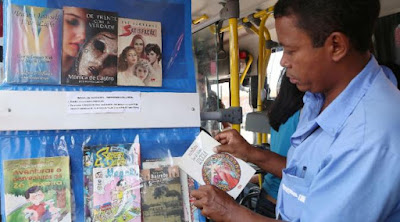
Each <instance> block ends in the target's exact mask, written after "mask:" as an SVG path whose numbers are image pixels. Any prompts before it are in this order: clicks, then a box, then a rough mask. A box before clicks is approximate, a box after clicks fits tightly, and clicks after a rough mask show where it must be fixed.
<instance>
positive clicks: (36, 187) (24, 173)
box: [3, 156, 71, 222]
mask: <svg viewBox="0 0 400 222" xmlns="http://www.w3.org/2000/svg"><path fill="white" fill-rule="evenodd" d="M3 174H4V191H5V212H6V215H5V216H6V221H10V222H11V221H21V222H23V221H27V222H28V221H29V222H30V221H46V222H47V221H71V195H70V193H71V188H70V170H69V157H67V156H62V157H42V158H35V159H20V160H5V161H4V162H3Z"/></svg>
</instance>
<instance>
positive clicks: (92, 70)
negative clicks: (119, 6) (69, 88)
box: [61, 7, 118, 86]
mask: <svg viewBox="0 0 400 222" xmlns="http://www.w3.org/2000/svg"><path fill="white" fill-rule="evenodd" d="M63 10H64V21H65V22H64V26H63V33H64V36H63V54H62V78H61V82H62V84H67V85H106V86H113V85H116V83H117V53H118V42H117V40H118V37H117V32H118V15H117V13H114V12H105V11H99V10H92V9H84V8H79V7H64V8H63Z"/></svg>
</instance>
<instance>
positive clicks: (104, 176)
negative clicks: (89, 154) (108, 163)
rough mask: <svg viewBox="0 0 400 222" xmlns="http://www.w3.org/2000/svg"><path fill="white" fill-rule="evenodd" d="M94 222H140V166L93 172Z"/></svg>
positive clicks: (102, 169) (97, 169) (108, 168)
mask: <svg viewBox="0 0 400 222" xmlns="http://www.w3.org/2000/svg"><path fill="white" fill-rule="evenodd" d="M93 184H94V186H93V190H94V193H93V219H94V221H104V222H114V221H129V222H140V221H141V205H140V174H139V165H134V166H121V167H106V168H94V169H93Z"/></svg>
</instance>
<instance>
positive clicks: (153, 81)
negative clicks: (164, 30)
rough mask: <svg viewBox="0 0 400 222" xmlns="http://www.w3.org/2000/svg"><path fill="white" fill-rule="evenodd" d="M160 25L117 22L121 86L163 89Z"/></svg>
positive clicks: (146, 22) (133, 20)
mask: <svg viewBox="0 0 400 222" xmlns="http://www.w3.org/2000/svg"><path fill="white" fill-rule="evenodd" d="M161 59H162V36H161V23H160V22H154V21H143V20H136V19H128V18H119V19H118V81H117V84H118V85H120V86H152V87H161V86H162V61H161Z"/></svg>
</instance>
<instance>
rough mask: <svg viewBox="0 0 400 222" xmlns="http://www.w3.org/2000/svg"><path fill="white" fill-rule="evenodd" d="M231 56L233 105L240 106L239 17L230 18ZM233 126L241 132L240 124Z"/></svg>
mask: <svg viewBox="0 0 400 222" xmlns="http://www.w3.org/2000/svg"><path fill="white" fill-rule="evenodd" d="M229 56H230V58H229V63H230V72H231V80H230V81H231V84H230V85H231V86H230V87H231V106H232V107H240V95H239V49H238V32H237V18H230V19H229ZM232 128H233V129H235V130H237V131H238V132H240V124H232Z"/></svg>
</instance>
